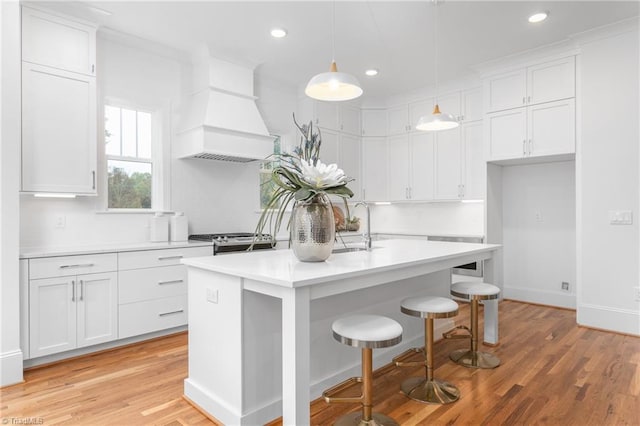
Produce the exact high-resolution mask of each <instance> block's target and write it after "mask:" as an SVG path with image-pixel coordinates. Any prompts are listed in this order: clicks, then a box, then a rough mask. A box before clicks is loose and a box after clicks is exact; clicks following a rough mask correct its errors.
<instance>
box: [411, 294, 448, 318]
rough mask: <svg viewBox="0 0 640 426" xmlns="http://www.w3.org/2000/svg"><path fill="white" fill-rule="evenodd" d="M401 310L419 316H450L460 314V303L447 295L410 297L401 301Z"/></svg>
mask: <svg viewBox="0 0 640 426" xmlns="http://www.w3.org/2000/svg"><path fill="white" fill-rule="evenodd" d="M400 310H401V311H402V313H404V314H407V315H411V316H414V317H419V318H450V317H454V316H456V315H458V304H457V303H456V302H454V301H453V300H451V299H447V298H446V297H434V296H423V297H408V298H406V299H404V300H403V301H402V302H400Z"/></svg>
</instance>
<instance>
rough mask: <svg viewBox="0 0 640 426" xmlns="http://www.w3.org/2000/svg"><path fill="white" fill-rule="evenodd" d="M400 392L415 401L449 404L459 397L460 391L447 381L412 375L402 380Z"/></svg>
mask: <svg viewBox="0 0 640 426" xmlns="http://www.w3.org/2000/svg"><path fill="white" fill-rule="evenodd" d="M400 389H402V392H404V394H405V395H407V396H408V397H409V398H411V399H414V400H416V401H421V402H428V403H431V404H449V403H451V402H455V401H457V400H458V399H459V398H460V391H459V390H458V388H457V387H455V386H454V385H452V384H451V383H449V382H444V381H442V380H437V379H433V380H426V379H424V378H423V377H412V378H410V379H407V380H405V381H404V382H402V385H401V386H400Z"/></svg>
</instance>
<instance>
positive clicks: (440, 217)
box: [351, 201, 484, 235]
mask: <svg viewBox="0 0 640 426" xmlns="http://www.w3.org/2000/svg"><path fill="white" fill-rule="evenodd" d="M351 214H352V215H355V216H358V217H364V216H365V214H364V211H363V210H362V209H361V208H358V209H356V210H355V211H353V212H352V213H351ZM365 222H366V220H365V221H362V220H361V222H360V223H361V226H366V223H365ZM371 232H374V233H398V234H428V235H484V203H482V202H480V203H461V202H457V201H456V202H438V203H398V204H391V205H373V206H371Z"/></svg>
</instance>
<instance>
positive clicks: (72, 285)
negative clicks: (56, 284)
mask: <svg viewBox="0 0 640 426" xmlns="http://www.w3.org/2000/svg"><path fill="white" fill-rule="evenodd" d="M71 301H72V302H75V301H76V282H75V281H71Z"/></svg>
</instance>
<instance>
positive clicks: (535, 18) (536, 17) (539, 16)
mask: <svg viewBox="0 0 640 426" xmlns="http://www.w3.org/2000/svg"><path fill="white" fill-rule="evenodd" d="M547 16H549V14H548V13H547V12H540V13H534V14H533V15H531V16H529V22H531V23H532V24H535V23H536V22H542V21H544V20H545V19H547Z"/></svg>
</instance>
